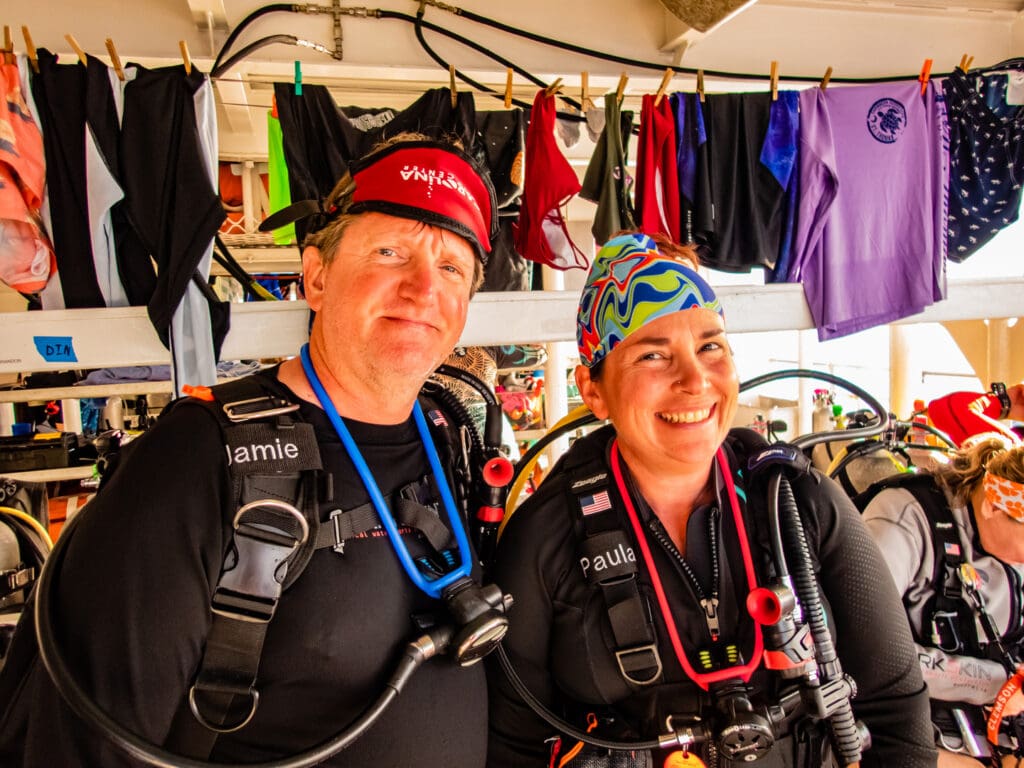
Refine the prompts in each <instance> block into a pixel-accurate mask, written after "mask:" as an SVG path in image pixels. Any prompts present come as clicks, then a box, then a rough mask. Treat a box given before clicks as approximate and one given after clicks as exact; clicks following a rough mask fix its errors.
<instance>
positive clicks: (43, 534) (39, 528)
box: [0, 507, 53, 551]
mask: <svg viewBox="0 0 1024 768" xmlns="http://www.w3.org/2000/svg"><path fill="white" fill-rule="evenodd" d="M0 512H3V513H4V514H5V515H10V516H11V517H16V518H18V519H19V520H21V521H23V522H25V523H28V525H29V527H31V528H32V530H34V531H35V532H36V533H38V534H39V538H41V539H42V540H43V543H45V544H46V549H47V551H49V550H51V549H53V540H52V539H51V538H50V534H49V533H48V532H47V530H46V529H45V528H43V524H42V523H40V522H39V521H38V520H36V519H35V518H34V517H32V515H27V514H25V513H24V512H22V511H21V510H20V509H15V508H14V507H0Z"/></svg>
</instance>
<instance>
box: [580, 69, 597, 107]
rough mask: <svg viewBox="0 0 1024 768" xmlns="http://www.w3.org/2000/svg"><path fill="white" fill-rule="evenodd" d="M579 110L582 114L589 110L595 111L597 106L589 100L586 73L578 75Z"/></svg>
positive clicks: (588, 76) (588, 82) (587, 76)
mask: <svg viewBox="0 0 1024 768" xmlns="http://www.w3.org/2000/svg"><path fill="white" fill-rule="evenodd" d="M580 108H581V109H582V110H583V112H584V113H586V112H587V111H588V110H591V109H597V105H596V104H594V101H593V99H591V98H590V74H589V73H588V72H581V73H580Z"/></svg>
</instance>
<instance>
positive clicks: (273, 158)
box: [267, 112, 296, 245]
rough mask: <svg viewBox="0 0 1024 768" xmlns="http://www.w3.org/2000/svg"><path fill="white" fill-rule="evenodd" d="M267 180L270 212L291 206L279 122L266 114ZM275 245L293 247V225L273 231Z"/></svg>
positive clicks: (290, 194)
mask: <svg viewBox="0 0 1024 768" xmlns="http://www.w3.org/2000/svg"><path fill="white" fill-rule="evenodd" d="M267 178H268V182H269V187H270V189H269V191H268V193H269V195H270V211H271V212H272V213H273V212H274V211H279V210H281V209H282V208H285V207H286V206H289V205H291V204H292V191H291V187H290V185H289V184H288V166H287V165H286V164H285V161H284V139H283V138H282V136H281V121H280V120H279V119H278V118H276V117H274V113H273V112H267ZM274 242H275V243H276V244H277V245H295V244H296V236H295V224H288V225H286V226H284V227H280V228H278V229H275V230H274Z"/></svg>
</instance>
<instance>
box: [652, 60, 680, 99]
mask: <svg viewBox="0 0 1024 768" xmlns="http://www.w3.org/2000/svg"><path fill="white" fill-rule="evenodd" d="M674 74H675V72H673V71H672V68H671V67H669V68H668V69H666V70H665V74H664V75H662V76H661V83H660V84H659V85H658V90H657V91H656V92H655V94H654V106H658V105H659V104H661V100H662V99H663V98H665V89H666V88H668V84H669V83H670V82H671V81H672V75H674Z"/></svg>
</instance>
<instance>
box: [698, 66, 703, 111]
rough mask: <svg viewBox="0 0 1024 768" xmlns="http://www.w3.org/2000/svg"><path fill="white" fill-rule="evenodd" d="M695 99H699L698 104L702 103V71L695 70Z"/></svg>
mask: <svg viewBox="0 0 1024 768" xmlns="http://www.w3.org/2000/svg"><path fill="white" fill-rule="evenodd" d="M697 97H698V98H699V99H700V103H701V104H703V103H704V70H703V69H698V70H697Z"/></svg>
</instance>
